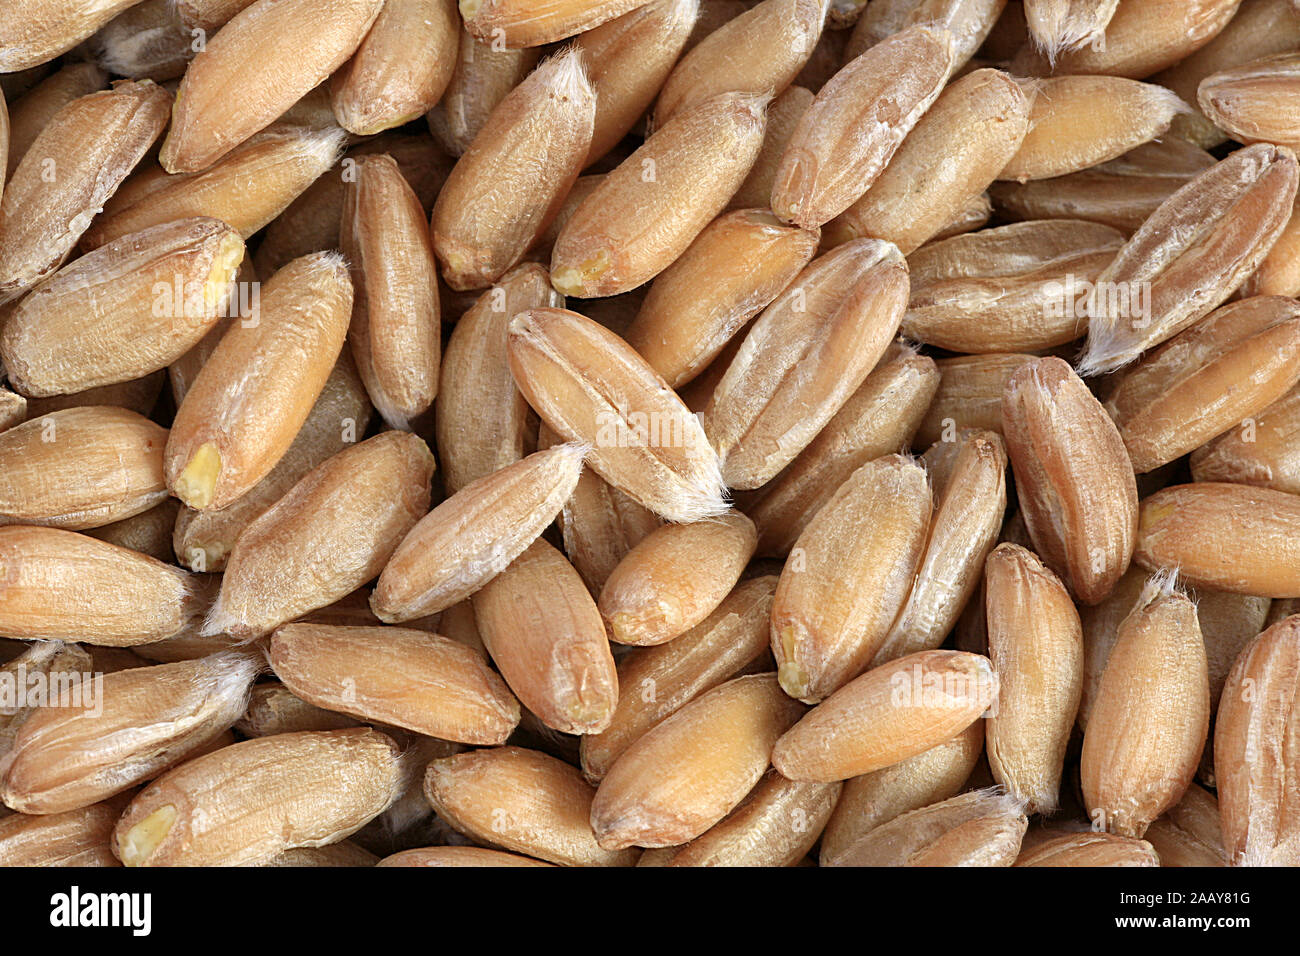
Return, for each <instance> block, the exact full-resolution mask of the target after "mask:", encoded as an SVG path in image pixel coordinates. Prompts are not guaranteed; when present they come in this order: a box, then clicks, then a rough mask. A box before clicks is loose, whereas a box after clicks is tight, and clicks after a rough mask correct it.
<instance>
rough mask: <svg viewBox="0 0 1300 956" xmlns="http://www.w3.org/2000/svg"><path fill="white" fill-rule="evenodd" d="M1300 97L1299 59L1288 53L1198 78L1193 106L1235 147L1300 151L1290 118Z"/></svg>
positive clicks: (1299, 131) (1299, 130)
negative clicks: (1250, 145) (1254, 145)
mask: <svg viewBox="0 0 1300 956" xmlns="http://www.w3.org/2000/svg"><path fill="white" fill-rule="evenodd" d="M1297 93H1300V56H1297V55H1296V54H1295V53H1293V52H1286V53H1280V54H1277V55H1275V56H1266V57H1264V58H1263V59H1258V60H1251V61H1250V62H1249V63H1244V64H1242V65H1241V66H1235V67H1233V68H1231V69H1228V70H1223V71H1222V72H1219V73H1213V74H1211V75H1210V76H1207V77H1205V79H1203V80H1201V84H1200V86H1199V88H1198V90H1197V102H1198V103H1199V104H1200V107H1201V110H1202V112H1204V113H1205V115H1206V117H1207V118H1208V119H1209V120H1210V121H1211V122H1213V123H1214V124H1215V125H1216V126H1218V127H1219V128H1220V129H1222V130H1223V131H1224V132H1226V133H1227V134H1228V135H1229V136H1231V137H1232V138H1233V139H1235V140H1237V141H1238V142H1240V143H1274V144H1276V145H1279V146H1289V147H1291V148H1292V149H1295V148H1297V147H1300V122H1296V121H1295V120H1294V119H1293V117H1292V116H1291V115H1289V114H1290V113H1291V111H1292V109H1293V105H1292V104H1294V102H1295V97H1296V95H1297Z"/></svg>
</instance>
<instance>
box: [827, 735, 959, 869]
mask: <svg viewBox="0 0 1300 956" xmlns="http://www.w3.org/2000/svg"><path fill="white" fill-rule="evenodd" d="M983 751H984V722H983V721H978V720H977V721H975V723H973V724H971V725H970V726H969V727H967V728H966V729H965V730H963V731H962V732H961V733H960V734H958V735H957V736H956V737H953V738H952V739H951V740H948V741H945V742H944V743H941V744H937V745H936V746H934V747H931V748H930V749H929V750H926V751H924V752H923V753H919V754H917V755H916V756H915V757H908V758H907V759H906V760H901V761H899V762H898V763H896V764H893V765H891V766H889V767H885V768H884V769H882V770H875V771H872V772H871V773H865V774H863V775H862V776H860V777H853V778H851V779H849V780H846V781H844V789H843V790H842V791H841V792H840V798H839V801H838V802H837V803H836V804H835V812H834V813H832V814H831V818H830V820H829V821H828V822H827V824H826V829H825V830H824V831H823V832H822V840H821V850H820V855H819V862H820V863H821V865H822V866H834V865H835V862H834V861H835V860H836V858H837V857H839V856H840V855H841V854H842V853H843V852H844V851H845V850H846V849H848V848H849V847H850V846H852V845H853V843H855V842H856V841H857V840H858V839H859V838H860V837H862V836H863V835H865V834H866V833H868V832H870V831H871V830H873V829H875V828H876V827H878V826H882V825H883V824H886V823H888V822H889V821H890V820H893V819H894V818H895V817H898V816H901V815H902V814H904V813H908V812H909V811H912V810H919V809H920V808H921V807H927V806H929V805H930V804H932V803H940V802H942V801H944V800H947V799H948V798H950V797H954V796H956V795H957V793H958V791H960V790H961V788H962V785H963V784H964V783H965V782H966V780H967V778H968V777H970V775H971V771H972V770H974V769H975V764H976V761H978V760H979V757H980V754H981V753H983Z"/></svg>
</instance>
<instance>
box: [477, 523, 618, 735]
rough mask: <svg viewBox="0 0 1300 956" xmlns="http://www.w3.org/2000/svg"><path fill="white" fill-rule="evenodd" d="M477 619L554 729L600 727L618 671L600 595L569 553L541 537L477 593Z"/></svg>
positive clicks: (508, 676) (523, 697)
mask: <svg viewBox="0 0 1300 956" xmlns="http://www.w3.org/2000/svg"><path fill="white" fill-rule="evenodd" d="M473 606H474V621H475V623H476V624H477V626H478V631H479V634H480V636H481V637H482V640H483V644H484V646H485V647H486V648H487V650H488V653H489V654H491V655H492V660H493V662H494V663H495V664H496V665H497V669H498V670H500V671H501V675H502V676H503V677H504V678H505V680H506V683H507V684H509V685H510V689H511V690H512V691H514V692H515V695H516V696H517V697H518V698H519V700H520V703H522V704H523V705H524V706H525V707H527V708H528V710H529V711H531V712H532V713H533V714H536V715H537V718H538V719H539V720H540V721H541V722H542V723H543V724H544V725H545V726H547V727H550V728H551V729H552V730H558V731H560V732H561V733H569V734H595V733H600V732H601V731H602V730H604V729H605V728H606V727H608V726H609V722H610V720H611V719H612V717H613V713H614V707H615V704H616V703H617V701H618V674H617V673H616V671H615V668H614V657H613V655H612V654H611V653H610V649H609V641H608V639H607V638H606V637H605V627H604V624H603V623H602V622H601V619H600V611H599V610H597V608H596V602H595V600H594V599H593V598H592V597H591V595H590V593H588V591H587V588H586V586H585V585H584V584H583V581H582V578H581V577H580V576H579V575H578V573H577V571H575V570H574V569H573V566H572V565H571V564H569V562H568V561H566V560H565V558H564V555H562V554H560V552H559V551H557V550H555V548H553V547H551V546H550V545H549V544H547V543H546V542H545V541H544V540H542V539H540V538H539V539H538V540H536V541H534V542H533V543H532V544H531V545H530V546H529V547H528V549H527V550H525V551H524V552H523V553H522V554H521V555H519V557H517V558H515V560H514V561H513V562H511V564H510V566H509V567H507V568H506V569H505V570H504V571H502V572H501V573H500V574H498V575H497V576H496V577H494V578H493V579H492V580H491V581H489V582H487V584H486V585H485V586H484V587H483V588H482V589H480V590H479V591H478V592H477V593H475V595H474V598H473Z"/></svg>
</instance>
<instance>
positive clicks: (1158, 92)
mask: <svg viewBox="0 0 1300 956" xmlns="http://www.w3.org/2000/svg"><path fill="white" fill-rule="evenodd" d="M1034 94H1035V95H1034V98H1033V109H1032V111H1031V112H1030V129H1029V131H1028V133H1027V134H1026V136H1025V138H1024V141H1023V142H1022V143H1021V144H1020V149H1019V151H1018V152H1017V153H1016V154H1015V155H1014V156H1013V157H1012V158H1011V160H1010V161H1009V162H1008V163H1007V164H1006V166H1005V167H1004V168H1003V170H1002V172H1001V173H999V174H998V177H997V178H998V179H1013V180H1016V181H1017V182H1022V183H1023V182H1027V181H1029V180H1031V179H1048V178H1050V177H1053V176H1064V175H1067V174H1068V173H1076V172H1079V171H1081V170H1084V169H1087V168H1089V167H1090V166H1095V165H1097V164H1098V163H1103V162H1106V161H1107V160H1110V159H1116V158H1117V157H1119V156H1121V155H1123V154H1124V153H1127V152H1128V151H1129V150H1131V149H1134V148H1135V147H1137V146H1140V145H1142V144H1143V143H1145V142H1149V141H1150V140H1153V139H1155V138H1156V137H1158V136H1160V135H1161V134H1162V133H1164V132H1165V131H1166V130H1167V129H1169V124H1170V123H1171V122H1172V121H1173V118H1174V116H1175V115H1177V114H1178V113H1179V112H1183V111H1186V110H1187V109H1188V107H1187V105H1186V104H1185V103H1183V101H1182V100H1180V99H1179V98H1178V97H1177V96H1176V95H1175V94H1173V93H1171V92H1170V91H1169V90H1166V89H1165V88H1164V87H1162V86H1156V85H1155V84H1153V83H1138V82H1136V81H1135V80H1126V79H1124V78H1123V77H1118V76H1060V77H1053V78H1049V79H1045V80H1042V81H1040V83H1039V84H1036V85H1035V87H1034Z"/></svg>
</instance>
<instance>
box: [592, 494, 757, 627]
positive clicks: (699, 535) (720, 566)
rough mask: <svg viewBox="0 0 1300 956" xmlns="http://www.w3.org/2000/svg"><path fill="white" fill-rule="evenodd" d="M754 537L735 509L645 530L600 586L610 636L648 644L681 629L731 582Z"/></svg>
mask: <svg viewBox="0 0 1300 956" xmlns="http://www.w3.org/2000/svg"><path fill="white" fill-rule="evenodd" d="M756 541H757V534H756V532H755V531H754V523H753V522H752V521H750V520H749V519H748V518H746V517H745V516H744V515H743V514H741V513H739V512H737V511H729V512H728V513H727V514H725V515H723V516H721V517H719V518H710V519H706V520H705V521H698V522H695V523H693V524H676V525H665V526H663V527H661V528H658V529H656V530H654V531H652V532H650V534H648V535H647V536H646V537H645V538H643V539H642V540H641V541H640V542H639V543H638V544H637V545H635V546H634V547H633V548H632V550H631V551H629V552H628V553H627V555H626V556H625V557H624V558H623V560H622V561H620V562H619V563H618V566H617V567H615V568H614V570H613V572H611V574H610V575H609V578H608V579H606V581H605V586H604V587H603V588H602V589H601V592H600V600H599V602H598V605H597V606H598V607H599V608H600V614H601V617H603V618H604V619H605V626H606V630H607V631H608V632H609V636H610V640H612V641H617V642H618V643H620V644H635V645H638V646H648V645H654V644H663V643H666V642H668V641H671V640H673V639H674V638H676V637H680V636H681V635H682V634H685V633H686V632H687V631H689V630H690V629H691V628H693V627H695V626H696V625H697V624H699V623H701V622H702V621H703V620H704V619H705V618H707V617H708V616H709V615H710V614H712V613H713V611H714V609H715V608H717V607H718V605H719V604H721V603H722V601H723V599H724V598H725V597H726V596H727V594H729V593H730V592H731V589H732V588H733V587H735V585H736V582H737V581H739V580H740V575H741V573H742V572H743V571H744V570H745V565H746V564H747V563H748V561H749V559H750V558H751V557H752V556H753V554H754V546H755V543H756Z"/></svg>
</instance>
